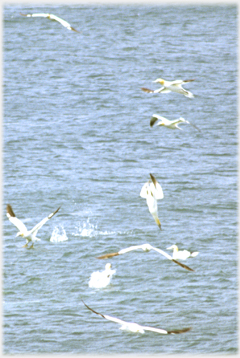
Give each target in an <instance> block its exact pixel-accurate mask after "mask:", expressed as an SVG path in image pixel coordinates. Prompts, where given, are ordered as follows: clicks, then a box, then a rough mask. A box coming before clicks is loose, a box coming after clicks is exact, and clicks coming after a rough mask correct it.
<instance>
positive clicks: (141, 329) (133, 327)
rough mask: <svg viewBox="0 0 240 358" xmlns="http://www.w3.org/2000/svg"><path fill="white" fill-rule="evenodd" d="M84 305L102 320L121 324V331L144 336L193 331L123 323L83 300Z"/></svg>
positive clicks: (189, 328)
mask: <svg viewBox="0 0 240 358" xmlns="http://www.w3.org/2000/svg"><path fill="white" fill-rule="evenodd" d="M82 302H83V304H84V305H85V306H86V307H87V309H89V310H90V311H92V312H93V313H95V314H97V315H99V316H101V317H102V318H105V319H107V320H109V321H112V322H115V323H118V324H120V326H121V327H120V329H121V330H127V331H130V332H133V333H141V334H144V333H145V331H152V332H156V333H160V334H179V333H184V332H188V331H190V330H191V327H188V328H183V329H176V330H172V331H167V330H165V329H161V328H156V327H150V326H142V325H140V324H138V323H134V322H126V321H123V320H122V319H119V318H117V317H112V316H109V315H103V314H101V313H98V312H97V311H94V310H93V309H92V308H90V307H89V306H88V305H87V304H86V303H85V302H84V301H83V300H82Z"/></svg>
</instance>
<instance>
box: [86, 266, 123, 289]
mask: <svg viewBox="0 0 240 358" xmlns="http://www.w3.org/2000/svg"><path fill="white" fill-rule="evenodd" d="M111 267H112V265H111V264H110V263H107V264H106V266H105V270H104V271H96V272H93V273H92V274H91V277H90V281H89V283H88V285H89V287H94V288H102V287H106V286H107V285H109V283H110V282H111V278H112V276H113V275H114V274H115V273H116V270H111Z"/></svg>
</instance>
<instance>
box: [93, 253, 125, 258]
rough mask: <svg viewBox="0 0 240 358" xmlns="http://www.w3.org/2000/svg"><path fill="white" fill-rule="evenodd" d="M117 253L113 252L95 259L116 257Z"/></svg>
mask: <svg viewBox="0 0 240 358" xmlns="http://www.w3.org/2000/svg"><path fill="white" fill-rule="evenodd" d="M118 255H119V253H118V252H113V253H111V254H106V255H102V256H98V257H96V258H97V259H103V260H104V259H109V258H110V257H114V256H118Z"/></svg>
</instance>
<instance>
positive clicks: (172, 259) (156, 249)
mask: <svg viewBox="0 0 240 358" xmlns="http://www.w3.org/2000/svg"><path fill="white" fill-rule="evenodd" d="M138 249H142V250H143V251H145V252H149V251H150V250H155V251H157V252H158V253H159V254H161V255H163V256H165V257H166V258H167V259H168V260H170V261H173V262H175V264H178V265H180V266H181V267H183V268H185V269H186V270H188V271H194V270H193V269H191V268H190V267H188V266H187V265H184V264H182V263H181V262H178V261H176V260H175V259H174V258H173V257H171V256H170V255H168V254H167V253H166V252H164V251H163V250H161V249H158V248H156V247H153V246H151V245H150V244H143V245H136V246H130V247H127V248H126V249H122V250H120V251H118V252H112V253H110V254H105V255H102V256H99V257H97V259H108V258H110V257H114V256H118V255H123V254H126V253H127V252H130V251H133V250H138Z"/></svg>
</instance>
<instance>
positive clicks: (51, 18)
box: [20, 13, 79, 32]
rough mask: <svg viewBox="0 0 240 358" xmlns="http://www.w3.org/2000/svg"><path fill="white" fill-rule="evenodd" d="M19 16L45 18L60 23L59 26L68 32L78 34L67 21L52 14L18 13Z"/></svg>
mask: <svg viewBox="0 0 240 358" xmlns="http://www.w3.org/2000/svg"><path fill="white" fill-rule="evenodd" d="M20 15H22V16H26V17H46V18H48V19H49V20H54V21H58V22H60V24H61V25H63V26H64V27H66V28H67V29H68V30H72V31H75V32H79V31H78V30H76V29H74V28H73V27H72V26H71V25H70V24H69V23H68V22H67V21H65V20H63V19H61V18H60V17H58V16H56V15H53V14H42V13H40V14H22V13H20Z"/></svg>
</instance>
